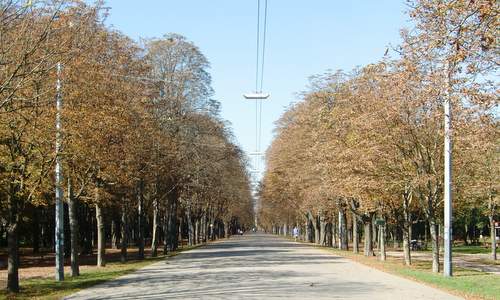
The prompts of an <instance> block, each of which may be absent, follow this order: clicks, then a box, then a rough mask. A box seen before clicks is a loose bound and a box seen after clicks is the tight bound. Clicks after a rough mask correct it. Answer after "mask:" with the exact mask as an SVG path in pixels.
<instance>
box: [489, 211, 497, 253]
mask: <svg viewBox="0 0 500 300" xmlns="http://www.w3.org/2000/svg"><path fill="white" fill-rule="evenodd" d="M489 219H490V237H491V259H492V260H497V238H496V228H495V219H493V215H490V216H489Z"/></svg>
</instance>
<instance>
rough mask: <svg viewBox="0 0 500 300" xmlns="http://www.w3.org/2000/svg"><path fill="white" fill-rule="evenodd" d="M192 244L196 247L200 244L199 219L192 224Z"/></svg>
mask: <svg viewBox="0 0 500 300" xmlns="http://www.w3.org/2000/svg"><path fill="white" fill-rule="evenodd" d="M194 243H195V245H198V244H199V243H200V219H198V218H197V219H196V221H195V222H194Z"/></svg>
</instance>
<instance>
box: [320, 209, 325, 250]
mask: <svg viewBox="0 0 500 300" xmlns="http://www.w3.org/2000/svg"><path fill="white" fill-rule="evenodd" d="M319 232H320V235H321V236H320V238H319V244H320V245H321V246H325V245H326V221H325V216H324V214H323V213H321V214H320V215H319Z"/></svg>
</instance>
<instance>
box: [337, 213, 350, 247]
mask: <svg viewBox="0 0 500 300" xmlns="http://www.w3.org/2000/svg"><path fill="white" fill-rule="evenodd" d="M339 222H340V226H339V229H340V232H339V233H340V249H342V250H349V245H348V243H347V218H346V213H345V210H344V208H343V207H341V208H340V209H339Z"/></svg>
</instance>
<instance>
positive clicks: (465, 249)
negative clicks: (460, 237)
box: [453, 246, 491, 254]
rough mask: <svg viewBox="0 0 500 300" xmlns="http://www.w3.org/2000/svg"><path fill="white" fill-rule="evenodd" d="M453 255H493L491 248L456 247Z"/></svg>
mask: <svg viewBox="0 0 500 300" xmlns="http://www.w3.org/2000/svg"><path fill="white" fill-rule="evenodd" d="M453 253H463V254H491V248H489V247H488V248H487V247H484V246H454V247H453Z"/></svg>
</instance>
